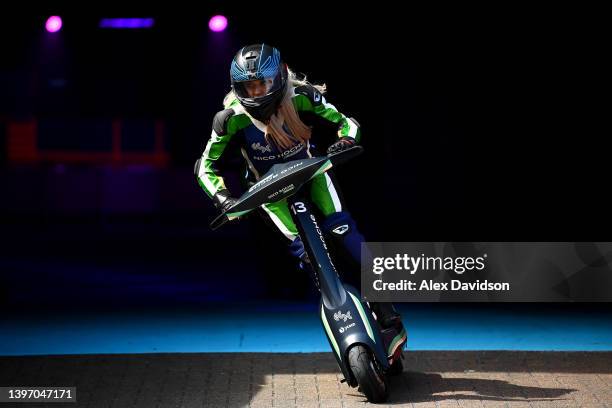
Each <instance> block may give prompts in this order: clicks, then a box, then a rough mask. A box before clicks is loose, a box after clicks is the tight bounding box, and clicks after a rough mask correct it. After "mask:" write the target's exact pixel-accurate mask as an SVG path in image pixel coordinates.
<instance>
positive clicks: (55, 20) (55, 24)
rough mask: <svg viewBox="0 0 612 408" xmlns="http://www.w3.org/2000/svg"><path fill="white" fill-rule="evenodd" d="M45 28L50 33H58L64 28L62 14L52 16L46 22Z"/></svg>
mask: <svg viewBox="0 0 612 408" xmlns="http://www.w3.org/2000/svg"><path fill="white" fill-rule="evenodd" d="M45 28H46V29H47V31H48V32H50V33H56V32H58V31H59V30H61V29H62V19H61V17H60V16H51V17H49V18H48V19H47V22H46V23H45Z"/></svg>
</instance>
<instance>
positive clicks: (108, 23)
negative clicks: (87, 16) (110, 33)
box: [98, 18, 155, 28]
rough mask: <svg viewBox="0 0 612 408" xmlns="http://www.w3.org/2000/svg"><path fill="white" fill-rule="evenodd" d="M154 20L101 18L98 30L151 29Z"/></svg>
mask: <svg viewBox="0 0 612 408" xmlns="http://www.w3.org/2000/svg"><path fill="white" fill-rule="evenodd" d="M154 23H155V20H154V19H152V18H103V19H101V20H100V23H99V24H98V26H99V27H100V28H151V27H153V24H154Z"/></svg>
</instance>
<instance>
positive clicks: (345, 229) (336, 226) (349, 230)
mask: <svg viewBox="0 0 612 408" xmlns="http://www.w3.org/2000/svg"><path fill="white" fill-rule="evenodd" d="M321 226H322V229H323V231H324V232H325V233H326V234H328V235H330V236H331V237H333V239H334V241H336V242H338V243H339V244H340V245H341V246H342V247H344V249H345V250H346V251H347V252H348V253H349V254H350V255H351V257H352V258H353V260H355V261H356V262H357V263H361V243H362V242H364V241H365V238H364V237H363V235H361V232H359V230H358V229H357V224H356V223H355V220H353V217H351V214H349V213H348V212H347V211H340V212H337V213H333V214H331V215H330V216H328V217H327V218H326V219H325V220H324V221H323V223H322V224H321Z"/></svg>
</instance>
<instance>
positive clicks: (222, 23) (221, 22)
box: [208, 15, 227, 33]
mask: <svg viewBox="0 0 612 408" xmlns="http://www.w3.org/2000/svg"><path fill="white" fill-rule="evenodd" d="M226 27H227V18H225V16H222V15H216V16H213V17H212V18H211V19H210V21H209V22H208V28H210V29H211V31H214V32H216V33H218V32H220V31H223V30H225V28H226Z"/></svg>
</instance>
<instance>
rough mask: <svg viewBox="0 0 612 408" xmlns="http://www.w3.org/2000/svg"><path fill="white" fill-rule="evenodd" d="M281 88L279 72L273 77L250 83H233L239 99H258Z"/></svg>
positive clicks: (281, 80) (281, 81) (281, 82)
mask: <svg viewBox="0 0 612 408" xmlns="http://www.w3.org/2000/svg"><path fill="white" fill-rule="evenodd" d="M282 87H283V78H282V75H281V74H280V72H277V74H276V75H275V76H274V77H267V78H263V79H254V80H251V81H240V82H234V92H235V93H236V95H237V96H238V97H239V98H243V99H258V98H263V97H266V96H268V95H271V94H273V93H274V92H276V91H278V90H279V89H281V88H282Z"/></svg>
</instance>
